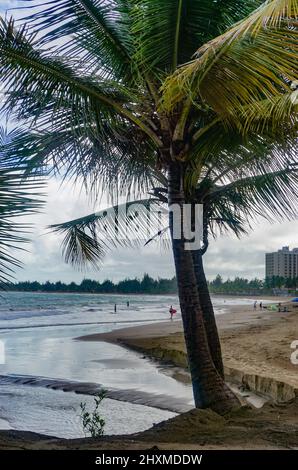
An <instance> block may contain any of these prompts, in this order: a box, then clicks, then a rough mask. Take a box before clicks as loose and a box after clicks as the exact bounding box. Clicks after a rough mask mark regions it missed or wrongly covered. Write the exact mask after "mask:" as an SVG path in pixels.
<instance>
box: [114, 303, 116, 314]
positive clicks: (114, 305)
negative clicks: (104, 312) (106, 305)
mask: <svg viewBox="0 0 298 470" xmlns="http://www.w3.org/2000/svg"><path fill="white" fill-rule="evenodd" d="M114 313H117V304H115V305H114Z"/></svg>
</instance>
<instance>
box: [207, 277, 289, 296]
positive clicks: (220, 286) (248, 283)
mask: <svg viewBox="0 0 298 470" xmlns="http://www.w3.org/2000/svg"><path fill="white" fill-rule="evenodd" d="M208 284H209V289H210V292H212V293H215V294H236V293H237V294H258V293H259V294H261V293H266V294H274V293H276V292H277V291H278V290H281V289H287V290H290V291H291V290H293V291H295V290H296V289H297V288H298V277H296V278H293V279H286V278H284V277H280V276H273V277H266V278H265V279H257V278H255V279H251V280H249V279H245V278H242V277H235V279H233V280H231V279H227V280H226V281H224V280H223V278H222V277H221V276H220V274H218V275H217V276H216V278H215V279H214V280H213V281H210V282H209V283H208Z"/></svg>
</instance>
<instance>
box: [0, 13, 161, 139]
mask: <svg viewBox="0 0 298 470" xmlns="http://www.w3.org/2000/svg"><path fill="white" fill-rule="evenodd" d="M0 74H1V78H2V80H3V82H4V84H5V88H6V91H7V100H6V106H5V108H4V109H5V110H6V111H8V112H9V111H14V112H15V114H16V116H17V119H19V120H21V119H25V120H30V121H31V124H34V125H35V126H36V125H39V126H40V127H42V128H43V127H45V126H49V123H50V124H52V126H53V124H54V125H55V127H56V128H58V129H59V128H64V127H70V126H72V127H74V128H75V131H76V133H77V135H78V133H79V132H80V131H81V133H82V132H84V126H85V125H86V126H87V127H89V128H90V123H91V124H92V126H93V132H96V133H97V135H98V136H100V138H101V139H104V138H105V129H106V128H107V126H109V129H110V133H113V130H114V123H115V122H120V123H121V121H123V120H126V119H128V120H129V121H130V122H131V123H133V124H134V125H135V126H136V127H137V128H139V129H140V130H141V131H142V132H144V133H145V134H147V135H148V134H150V135H151V137H152V139H153V141H154V142H155V144H157V145H159V144H160V142H159V139H158V137H157V136H156V134H155V132H154V130H153V129H152V128H151V127H150V125H147V124H146V122H145V121H146V117H145V118H144V121H143V119H142V117H141V116H140V113H139V112H138V111H137V112H135V111H134V109H129V103H132V102H134V103H135V102H138V101H139V97H138V96H136V95H135V94H134V92H133V91H132V90H130V91H129V89H128V88H127V87H124V86H122V85H121V84H120V83H116V82H114V81H110V80H106V79H104V78H103V77H101V76H99V75H90V74H84V73H82V69H81V66H80V65H79V64H77V65H75V64H74V63H72V67H70V66H69V65H68V64H66V62H65V60H64V59H63V58H61V57H56V56H53V55H52V54H51V51H44V50H42V49H38V48H37V47H36V46H35V35H32V34H31V33H29V34H28V33H27V32H26V28H22V29H20V30H16V29H15V28H14V22H13V21H12V20H10V21H8V22H5V21H3V20H1V19H0ZM78 124H79V125H78Z"/></svg>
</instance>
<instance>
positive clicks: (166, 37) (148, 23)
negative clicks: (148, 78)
mask: <svg viewBox="0 0 298 470" xmlns="http://www.w3.org/2000/svg"><path fill="white" fill-rule="evenodd" d="M133 3H135V7H134V9H133V11H132V17H133V25H132V30H133V33H134V37H135V43H136V46H135V49H136V52H135V58H136V60H137V61H138V62H139V63H140V64H141V65H142V66H143V67H145V68H147V69H148V70H150V71H152V70H154V69H157V70H158V69H160V70H161V71H163V72H170V71H173V70H175V69H176V67H177V65H181V64H184V63H185V62H188V61H189V60H190V59H191V57H192V56H193V54H194V53H195V51H196V50H197V48H198V47H199V46H200V45H203V44H204V43H205V42H206V41H209V40H210V39H213V38H214V37H215V36H217V35H218V34H220V33H222V32H223V31H225V30H226V29H227V28H228V27H230V26H232V25H233V24H234V23H235V22H236V21H238V20H240V19H242V18H243V17H245V16H247V15H248V14H249V13H251V11H252V10H254V9H255V8H256V7H258V6H259V5H260V3H261V1H260V0H259V1H257V0H249V1H243V0H224V1H222V0H219V1H217V2H212V1H210V0H200V1H197V0H163V1H159V0H136V1H135V2H133Z"/></svg>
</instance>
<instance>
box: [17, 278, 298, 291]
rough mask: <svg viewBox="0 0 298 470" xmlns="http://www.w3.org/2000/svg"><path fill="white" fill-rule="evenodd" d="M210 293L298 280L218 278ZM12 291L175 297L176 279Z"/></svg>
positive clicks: (24, 285)
mask: <svg viewBox="0 0 298 470" xmlns="http://www.w3.org/2000/svg"><path fill="white" fill-rule="evenodd" d="M208 285H209V289H210V292H211V293H213V294H239V295H241V294H246V295H256V294H262V293H263V294H264V293H266V294H274V293H276V292H277V291H278V290H281V289H288V290H293V291H294V290H296V289H297V288H298V277H297V278H296V279H285V278H283V277H280V276H273V277H272V278H266V279H257V278H255V279H251V280H249V279H245V278H242V277H235V279H233V280H232V279H227V280H225V281H224V280H223V278H222V276H220V274H218V275H217V276H216V278H215V279H214V280H213V281H209V282H208ZM9 290H13V291H22V292H23V291H24V292H73V293H75V292H77V293H88V292H89V293H95V294H176V293H177V283H176V278H175V277H173V278H172V279H162V278H159V279H153V278H152V277H150V276H149V275H148V274H144V276H143V278H142V279H137V278H135V279H124V280H123V281H120V282H118V283H114V282H112V281H110V280H105V281H103V282H102V283H100V282H98V281H95V280H92V279H84V280H83V281H82V282H81V283H80V284H76V283H75V282H71V283H69V284H66V283H64V282H61V281H58V282H50V281H47V282H45V283H40V282H38V281H33V282H30V281H25V282H18V283H15V284H10V286H9Z"/></svg>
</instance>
